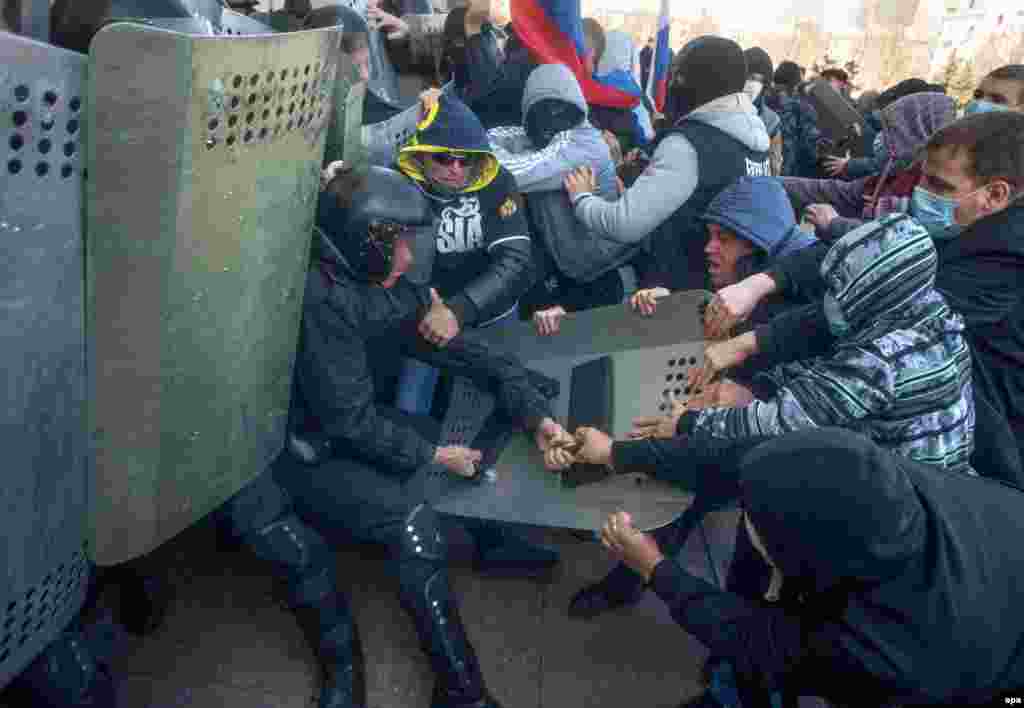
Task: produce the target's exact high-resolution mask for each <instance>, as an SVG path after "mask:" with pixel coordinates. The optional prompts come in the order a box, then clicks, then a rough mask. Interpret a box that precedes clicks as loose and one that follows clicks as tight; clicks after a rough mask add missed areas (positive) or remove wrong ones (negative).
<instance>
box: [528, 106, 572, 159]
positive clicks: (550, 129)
mask: <svg viewBox="0 0 1024 708" xmlns="http://www.w3.org/2000/svg"><path fill="white" fill-rule="evenodd" d="M582 120H583V111H581V110H580V109H579V107H578V106H575V105H573V104H571V103H568V102H566V101H560V100H558V99H554V98H545V99H542V100H540V101H538V102H537V103H536V104H534V105H533V106H531V107H530V111H529V113H527V114H526V121H525V125H524V126H523V128H524V129H525V130H526V135H527V136H528V137H529V138H530V142H532V143H533V146H534V147H535V148H538V149H541V148H546V147H547V146H548V145H549V144H550V143H551V141H552V139H554V137H555V136H556V135H558V134H559V133H562V132H565V131H566V130H572V129H573V128H575V127H576V126H577V125H579V124H580V122H581V121H582Z"/></svg>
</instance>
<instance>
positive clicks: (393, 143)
mask: <svg viewBox="0 0 1024 708" xmlns="http://www.w3.org/2000/svg"><path fill="white" fill-rule="evenodd" d="M441 90H442V91H445V92H448V91H454V90H455V84H454V82H451V81H449V82H448V83H447V84H445V85H444V86H443V87H442V88H441ZM419 121H420V104H419V103H416V104H415V105H412V106H409V107H408V108H406V109H405V110H404V111H402V112H401V113H399V114H397V115H395V116H394V117H392V118H389V119H388V120H385V121H381V122H380V123H372V124H370V125H364V126H362V134H363V147H364V149H365V150H366V158H367V160H368V161H369V163H370V164H371V165H378V166H380V167H391V166H393V165H394V164H395V161H396V160H397V158H398V151H399V149H400V148H401V147H402V146H403V145H405V143H406V142H407V141H408V140H409V138H411V137H412V136H413V134H414V133H415V132H416V125H417V124H418V123H419Z"/></svg>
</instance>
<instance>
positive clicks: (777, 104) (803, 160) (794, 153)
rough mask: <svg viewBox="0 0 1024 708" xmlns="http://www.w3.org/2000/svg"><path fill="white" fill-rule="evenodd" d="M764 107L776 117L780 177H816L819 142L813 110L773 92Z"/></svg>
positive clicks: (820, 137)
mask: <svg viewBox="0 0 1024 708" xmlns="http://www.w3.org/2000/svg"><path fill="white" fill-rule="evenodd" d="M765 105H767V106H768V107H769V108H770V109H772V110H773V111H775V113H777V114H778V116H779V120H780V121H781V130H782V174H783V175H784V176H787V177H814V176H816V175H817V165H818V145H819V144H820V143H821V142H822V141H823V138H822V135H821V131H820V130H818V115H817V113H816V112H815V111H814V108H813V107H812V106H811V105H810V104H808V103H806V102H804V101H801V100H800V99H799V98H797V97H796V96H790V95H787V94H786V93H784V92H781V91H773V92H771V93H769V94H767V95H766V96H765Z"/></svg>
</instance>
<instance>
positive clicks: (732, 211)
mask: <svg viewBox="0 0 1024 708" xmlns="http://www.w3.org/2000/svg"><path fill="white" fill-rule="evenodd" d="M702 220H703V222H704V224H705V228H706V230H707V245H706V246H705V247H704V255H705V257H706V261H707V272H708V284H709V285H710V287H711V289H713V290H718V289H720V288H724V287H725V286H727V285H732V284H734V283H737V282H739V281H740V280H742V279H744V278H746V277H747V276H748V275H752V274H754V273H758V272H761V271H762V270H764V269H765V268H767V267H768V265H767V264H768V263H771V262H772V261H774V260H775V259H776V258H781V257H782V256H785V255H787V254H789V253H794V252H796V251H798V250H800V249H803V248H806V247H808V246H810V245H811V244H813V243H815V242H817V239H816V238H815V237H814V236H813V235H811V234H807V233H805V232H804V231H802V230H801V229H800V227H799V225H798V224H797V223H796V221H795V220H794V218H793V210H792V209H791V208H790V206H789V200H788V198H787V197H786V191H785V190H784V189H783V188H782V185H780V184H779V182H778V180H775V179H772V178H771V177H740V178H739V179H738V180H737V181H736V182H734V183H733V184H732V185H730V186H728V187H726V188H725V189H724V190H722V191H721V192H720V193H719V194H718V196H716V197H715V198H714V199H713V200H712V201H711V203H710V204H709V205H708V208H707V211H705V212H704V214H703V216H702ZM665 295H668V290H667V289H665V288H647V289H644V290H640V291H639V292H637V294H636V295H634V296H633V297H632V298H631V300H630V302H631V305H632V307H633V309H634V310H637V311H639V312H640V313H641V314H643V315H651V314H653V313H654V311H655V308H656V307H657V300H658V298H660V297H664V296H665ZM764 305H765V306H764V307H762V309H761V311H760V312H759V313H757V315H756V316H754V317H752V321H754V322H759V321H762V320H763V321H767V320H768V319H770V318H771V315H772V314H774V313H775V312H776V311H777V310H778V309H780V308H781V307H784V306H785V301H784V300H783V299H779V300H778V301H775V302H771V303H764Z"/></svg>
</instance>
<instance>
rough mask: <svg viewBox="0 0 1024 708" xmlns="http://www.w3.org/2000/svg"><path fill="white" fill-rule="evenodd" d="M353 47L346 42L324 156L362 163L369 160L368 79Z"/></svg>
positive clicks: (336, 84)
mask: <svg viewBox="0 0 1024 708" xmlns="http://www.w3.org/2000/svg"><path fill="white" fill-rule="evenodd" d="M349 49H350V47H349V45H348V44H347V43H344V42H343V43H342V51H341V56H340V58H339V60H338V72H337V78H336V79H335V82H334V89H333V90H334V100H333V109H332V113H331V123H330V127H329V128H328V131H327V147H326V149H325V156H324V159H325V160H326V161H327V162H334V161H335V160H344V161H345V162H346V163H347V164H349V165H352V166H353V167H359V166H365V165H366V164H367V162H368V160H367V153H366V149H365V148H364V146H363V140H362V129H363V100H364V98H365V96H366V82H365V81H361V80H360V78H359V72H358V70H357V68H356V66H355V63H354V62H353V60H352V55H351V54H350V53H349V51H348V50H349ZM388 166H390V165H388Z"/></svg>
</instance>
